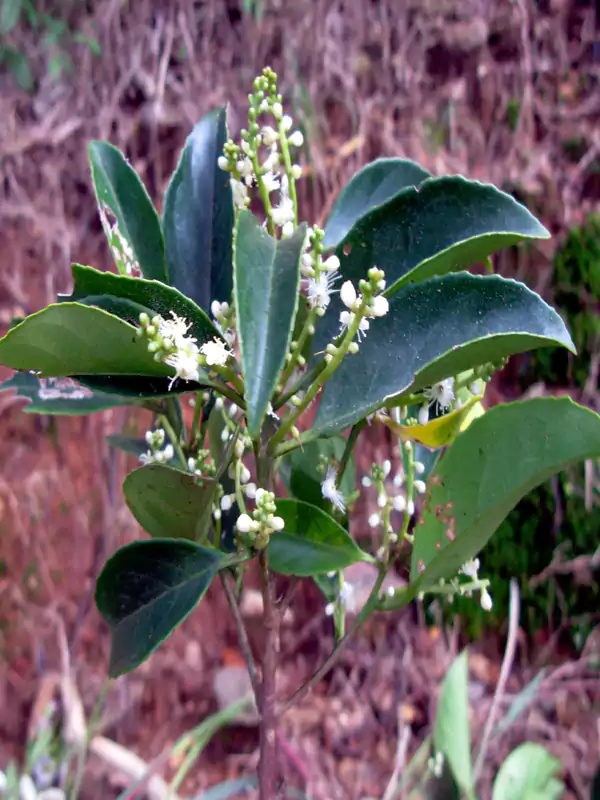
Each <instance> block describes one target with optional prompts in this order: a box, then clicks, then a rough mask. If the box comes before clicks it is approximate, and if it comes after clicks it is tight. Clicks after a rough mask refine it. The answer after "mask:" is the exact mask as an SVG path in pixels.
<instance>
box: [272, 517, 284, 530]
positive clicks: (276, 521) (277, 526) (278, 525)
mask: <svg viewBox="0 0 600 800" xmlns="http://www.w3.org/2000/svg"><path fill="white" fill-rule="evenodd" d="M269 524H270V526H271V527H272V528H273V530H274V531H282V530H283V528H284V526H285V522H284V521H283V518H282V517H271V519H270V520H269Z"/></svg>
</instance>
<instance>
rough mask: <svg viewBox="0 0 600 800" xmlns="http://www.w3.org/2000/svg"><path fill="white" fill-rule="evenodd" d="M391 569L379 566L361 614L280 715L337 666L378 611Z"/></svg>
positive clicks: (285, 704)
mask: <svg viewBox="0 0 600 800" xmlns="http://www.w3.org/2000/svg"><path fill="white" fill-rule="evenodd" d="M388 569H389V565H388V564H380V565H379V575H378V576H377V580H376V581H375V584H374V586H373V588H372V589H371V593H370V594H369V597H368V598H367V602H366V603H365V604H364V606H363V608H362V610H361V612H360V614H359V615H358V616H357V617H356V619H355V620H354V623H353V624H352V626H351V627H350V629H349V631H348V633H346V634H345V636H344V637H343V638H342V639H340V641H339V642H338V643H337V644H336V646H335V647H334V649H333V650H332V652H331V653H330V654H329V656H328V657H327V658H326V659H325V661H324V662H323V664H321V666H320V667H319V669H318V670H317V671H316V672H315V673H314V674H313V675H312V676H311V677H310V678H309V679H308V680H307V681H306V683H304V684H303V685H302V686H301V687H300V688H299V689H298V691H297V692H295V693H294V694H293V695H292V696H291V697H290V698H289V699H288V700H286V701H285V702H284V703H283V704H282V706H281V707H280V709H279V713H280V714H285V712H286V711H289V710H290V708H293V707H294V706H295V705H297V704H298V703H299V702H300V701H301V700H303V699H304V698H305V697H306V695H307V694H308V693H309V692H310V690H311V689H312V688H313V687H314V686H316V684H317V683H319V681H320V680H322V679H323V678H324V677H325V675H327V673H328V672H329V671H330V670H331V668H332V667H334V666H335V663H336V661H337V660H338V658H339V657H340V653H341V652H342V650H344V648H346V647H347V646H348V643H349V642H350V640H351V639H352V638H353V637H354V636H355V634H356V633H357V631H358V630H359V629H360V628H361V627H362V625H363V624H364V623H365V622H366V620H367V619H368V618H369V617H370V616H371V614H372V613H373V611H376V610H377V607H378V604H379V590H380V589H381V586H382V584H383V581H384V580H385V576H386V575H387V572H388Z"/></svg>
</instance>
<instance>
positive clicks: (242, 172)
mask: <svg viewBox="0 0 600 800" xmlns="http://www.w3.org/2000/svg"><path fill="white" fill-rule="evenodd" d="M253 88H254V91H253V92H252V94H250V95H249V98H248V99H249V102H250V107H249V109H248V129H247V130H246V129H243V130H242V131H241V133H240V136H241V143H240V145H237V144H236V143H235V142H234V141H233V140H231V139H229V140H228V141H227V142H226V143H225V146H224V148H223V155H221V156H219V159H218V164H219V167H220V168H221V169H222V170H225V171H226V172H229V173H230V174H231V187H232V191H233V199H234V203H235V205H236V206H237V207H238V208H245V207H247V206H248V205H249V202H250V198H249V195H248V189H249V188H250V187H252V186H257V187H258V189H259V191H260V194H261V197H262V199H263V203H264V205H265V211H266V213H267V217H268V218H269V223H270V225H273V226H275V227H277V228H280V229H281V234H282V236H290V235H291V234H292V233H293V231H294V224H295V221H296V192H295V187H294V181H296V180H298V178H300V177H301V176H302V168H301V167H300V165H299V164H295V163H292V160H291V155H290V149H291V148H298V147H301V146H302V144H303V143H304V137H303V135H302V132H301V131H299V130H293V127H294V123H293V120H292V118H291V117H290V116H289V115H288V114H284V113H283V105H282V97H281V94H279V93H278V92H277V75H276V74H275V73H274V72H273V70H271V69H270V68H268V67H267V68H266V69H264V70H263V73H262V75H260V76H259V77H258V78H256V80H255V81H254V87H253ZM265 115H269V117H270V118H271V120H270V121H273V122H274V123H275V126H276V127H273V126H272V125H271V124H261V122H262V118H263V117H264V116H265ZM281 168H283V172H282V171H281ZM277 190H279V193H280V194H279V202H278V203H277V204H276V205H272V204H271V201H270V197H269V195H270V194H271V193H272V192H275V191H277Z"/></svg>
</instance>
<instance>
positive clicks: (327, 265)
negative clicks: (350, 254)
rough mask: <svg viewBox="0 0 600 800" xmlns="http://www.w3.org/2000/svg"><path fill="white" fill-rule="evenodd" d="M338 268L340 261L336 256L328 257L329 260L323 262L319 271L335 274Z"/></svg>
mask: <svg viewBox="0 0 600 800" xmlns="http://www.w3.org/2000/svg"><path fill="white" fill-rule="evenodd" d="M339 268H340V260H339V258H338V257H337V256H335V255H334V256H329V258H328V259H327V260H326V261H324V262H323V264H322V267H321V269H325V270H327V272H337V271H338V269H339Z"/></svg>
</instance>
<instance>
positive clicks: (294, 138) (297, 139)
mask: <svg viewBox="0 0 600 800" xmlns="http://www.w3.org/2000/svg"><path fill="white" fill-rule="evenodd" d="M288 142H289V144H291V145H292V147H302V145H303V144H304V136H303V135H302V131H294V132H293V133H292V135H291V136H290V137H289V139H288Z"/></svg>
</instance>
